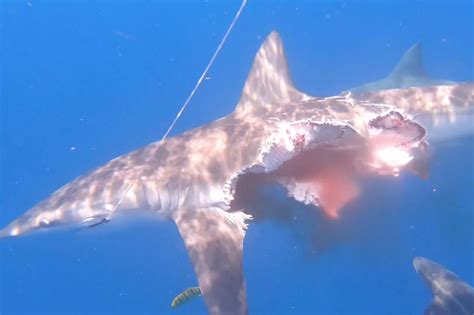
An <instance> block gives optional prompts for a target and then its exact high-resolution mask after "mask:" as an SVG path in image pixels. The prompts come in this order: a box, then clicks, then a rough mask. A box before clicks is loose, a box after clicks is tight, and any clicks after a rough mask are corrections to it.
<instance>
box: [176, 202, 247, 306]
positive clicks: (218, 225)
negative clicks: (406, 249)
mask: <svg viewBox="0 0 474 315" xmlns="http://www.w3.org/2000/svg"><path fill="white" fill-rule="evenodd" d="M250 218H251V217H250V216H248V215H246V214H244V213H243V212H233V213H229V212H226V211H223V210H221V209H219V208H207V209H191V210H189V211H186V210H181V211H178V212H177V213H175V215H174V216H173V219H174V221H175V223H176V225H177V226H178V229H179V233H180V234H181V237H182V238H183V240H184V243H185V245H186V248H187V250H188V253H189V256H190V257H191V260H192V262H193V265H194V271H195V273H196V276H197V279H198V282H199V287H200V288H201V291H202V294H203V296H204V300H205V302H206V304H207V307H208V309H209V312H210V314H246V313H247V303H246V293H245V281H244V275H243V240H244V236H245V231H246V229H247V225H246V223H245V220H246V219H250Z"/></svg>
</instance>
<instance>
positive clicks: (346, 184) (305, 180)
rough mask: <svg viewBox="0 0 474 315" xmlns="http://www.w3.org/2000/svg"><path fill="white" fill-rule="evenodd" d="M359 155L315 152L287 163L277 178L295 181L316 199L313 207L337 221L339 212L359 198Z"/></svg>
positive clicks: (327, 151)
mask: <svg viewBox="0 0 474 315" xmlns="http://www.w3.org/2000/svg"><path fill="white" fill-rule="evenodd" d="M358 153H359V152H355V151H336V150H315V151H313V152H308V153H304V154H302V155H300V156H298V157H296V158H294V159H292V160H290V161H288V162H287V163H285V164H284V165H283V166H282V167H281V168H280V169H279V170H278V171H277V172H276V175H277V176H284V177H289V178H292V179H293V180H294V181H295V182H296V183H298V184H301V186H304V187H305V191H306V192H307V193H308V194H311V195H313V196H315V197H316V198H317V199H316V200H315V202H313V204H314V205H315V206H319V207H321V208H322V210H323V211H324V214H325V215H327V216H328V217H329V218H332V219H337V218H338V217H339V213H340V210H341V209H342V208H343V207H344V206H345V205H347V204H348V203H349V202H351V201H352V200H354V199H355V198H356V197H357V196H358V195H359V187H358V185H357V182H356V176H357V174H356V170H355V168H354V167H353V165H354V157H355V156H357V155H358Z"/></svg>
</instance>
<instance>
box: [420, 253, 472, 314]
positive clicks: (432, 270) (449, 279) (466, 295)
mask: <svg viewBox="0 0 474 315" xmlns="http://www.w3.org/2000/svg"><path fill="white" fill-rule="evenodd" d="M413 265H414V267H415V270H416V271H417V272H418V273H419V274H420V276H421V277H422V279H423V281H424V282H425V283H426V284H427V285H428V287H429V288H430V289H431V291H432V292H433V296H434V299H433V302H432V303H431V304H430V305H428V307H427V308H426V310H425V312H424V314H425V315H472V314H474V288H472V287H471V286H469V285H468V284H467V283H465V282H464V281H463V280H461V279H460V278H459V277H458V276H457V275H455V274H454V273H453V272H451V271H449V270H447V269H446V268H445V267H443V266H441V265H440V264H438V263H435V262H434V261H431V260H429V259H427V258H423V257H416V258H415V259H414V260H413Z"/></svg>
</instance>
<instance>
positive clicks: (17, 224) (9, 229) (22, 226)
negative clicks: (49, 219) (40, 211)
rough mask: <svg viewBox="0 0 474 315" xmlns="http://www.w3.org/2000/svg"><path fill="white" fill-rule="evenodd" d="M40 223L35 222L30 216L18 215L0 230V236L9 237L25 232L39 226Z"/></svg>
mask: <svg viewBox="0 0 474 315" xmlns="http://www.w3.org/2000/svg"><path fill="white" fill-rule="evenodd" d="M40 224H41V223H39V224H38V223H37V222H36V221H35V220H34V219H32V218H24V217H20V218H18V219H16V220H15V221H13V222H11V223H10V224H8V225H7V226H6V227H4V228H3V229H2V230H0V237H11V236H18V235H22V234H26V233H28V232H31V231H34V230H37V229H39V228H40Z"/></svg>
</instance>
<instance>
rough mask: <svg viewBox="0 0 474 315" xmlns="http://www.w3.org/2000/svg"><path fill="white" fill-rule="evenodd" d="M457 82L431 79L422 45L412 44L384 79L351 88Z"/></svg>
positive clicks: (355, 90) (373, 89)
mask: <svg viewBox="0 0 474 315" xmlns="http://www.w3.org/2000/svg"><path fill="white" fill-rule="evenodd" d="M455 83H456V82H453V81H447V80H437V79H431V78H430V77H429V76H428V75H427V74H426V72H425V69H424V67H423V58H422V54H421V45H420V44H419V43H416V44H414V45H412V46H411V47H410V48H409V49H408V50H407V51H406V52H405V54H404V55H403V57H402V59H401V60H400V61H399V62H398V64H397V65H396V66H395V68H394V69H393V70H392V72H391V73H390V74H389V75H388V76H387V77H386V78H384V79H381V80H378V81H374V82H370V83H366V84H363V85H361V86H358V87H355V88H352V89H350V90H349V91H350V92H353V93H363V92H377V91H381V90H390V89H405V88H410V87H424V86H434V85H448V84H455Z"/></svg>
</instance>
